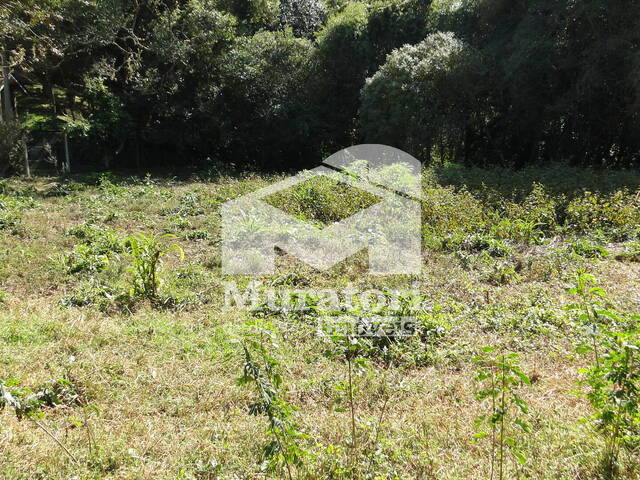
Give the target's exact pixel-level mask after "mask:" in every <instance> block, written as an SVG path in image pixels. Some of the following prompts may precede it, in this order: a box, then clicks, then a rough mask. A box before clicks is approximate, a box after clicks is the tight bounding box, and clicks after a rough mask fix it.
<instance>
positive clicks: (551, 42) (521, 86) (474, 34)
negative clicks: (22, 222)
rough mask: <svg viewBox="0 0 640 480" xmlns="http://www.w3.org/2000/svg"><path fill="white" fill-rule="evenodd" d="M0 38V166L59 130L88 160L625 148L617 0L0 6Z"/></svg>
mask: <svg viewBox="0 0 640 480" xmlns="http://www.w3.org/2000/svg"><path fill="white" fill-rule="evenodd" d="M0 43H1V46H0V50H1V51H2V53H3V55H2V57H3V60H4V61H3V64H4V65H5V66H7V67H8V68H5V69H4V70H3V72H4V73H3V82H2V85H3V98H4V102H3V119H4V120H5V121H4V122H3V124H2V125H1V126H0V128H1V129H2V130H1V132H0V159H1V160H2V168H1V169H0V170H3V171H4V172H5V173H11V172H18V173H19V172H20V171H21V168H22V167H21V162H22V160H21V159H22V158H23V153H21V152H22V149H24V144H25V142H24V140H26V141H27V143H28V144H29V145H30V148H31V149H33V148H34V145H41V146H43V145H48V143H55V142H56V141H58V143H59V140H56V139H59V138H61V135H64V137H65V140H67V139H68V142H69V145H70V150H71V155H72V158H73V163H74V165H75V167H76V168H81V167H84V168H87V169H88V168H104V167H108V168H122V167H139V166H144V167H147V168H148V167H153V166H156V165H172V166H176V165H180V166H184V165H187V164H190V165H194V166H199V165H202V164H206V162H218V163H233V164H235V165H238V166H242V167H247V168H261V169H270V170H272V169H290V168H298V167H304V166H308V165H312V164H316V163H317V162H318V161H319V160H320V159H321V158H322V157H323V156H326V155H327V154H330V153H333V152H334V151H336V150H338V149H340V148H344V147H346V146H348V145H352V144H355V143H362V142H366V143H384V144H388V145H392V146H395V147H398V148H402V149H404V150H406V151H407V152H410V153H411V154H413V155H415V156H417V157H418V158H420V159H422V160H435V161H442V160H451V161H455V162H459V163H464V164H467V165H476V166H483V165H488V164H499V165H503V166H514V167H521V166H525V165H529V164H532V163H539V162H550V161H566V162H570V163H573V164H576V165H589V166H606V167H617V168H619V167H624V168H629V167H636V166H637V165H638V161H639V158H640V153H639V152H640V115H639V107H640V49H639V47H640V2H637V1H635V0H616V1H606V0H580V1H576V0H565V1H558V0H433V1H431V0H363V1H348V0H2V2H1V3H0ZM54 147H55V145H54ZM57 148H58V151H59V145H58V147H57ZM41 150H42V148H41ZM45 150H46V148H45ZM55 150H56V148H54V152H53V153H55ZM37 153H38V152H35V153H34V152H31V156H32V157H33V156H37V155H36V154H37ZM40 153H41V154H42V152H40ZM53 153H51V155H53ZM41 156H42V155H41Z"/></svg>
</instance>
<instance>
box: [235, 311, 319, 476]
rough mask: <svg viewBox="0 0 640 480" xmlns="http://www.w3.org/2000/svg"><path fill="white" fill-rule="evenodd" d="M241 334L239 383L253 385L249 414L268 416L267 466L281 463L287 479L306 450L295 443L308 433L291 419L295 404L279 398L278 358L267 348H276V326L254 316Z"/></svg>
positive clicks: (265, 449) (282, 387) (280, 387)
mask: <svg viewBox="0 0 640 480" xmlns="http://www.w3.org/2000/svg"><path fill="white" fill-rule="evenodd" d="M246 327H247V332H246V334H245V336H244V338H243V351H244V366H243V374H242V377H241V378H240V380H239V383H240V385H253V387H254V388H255V389H256V391H257V393H258V399H257V400H256V401H255V402H254V403H252V404H251V405H249V412H250V413H251V414H252V415H265V416H266V417H267V419H268V420H269V426H268V428H267V434H268V435H269V436H270V437H271V438H272V439H271V441H270V442H269V443H268V444H267V445H266V446H265V447H264V450H263V452H264V458H265V460H266V466H267V467H268V468H269V469H272V470H273V469H277V468H279V467H284V470H285V471H286V474H287V477H288V479H289V480H293V469H294V467H299V466H301V465H302V464H303V460H304V457H305V456H306V455H308V452H307V451H306V450H305V449H303V448H302V447H301V446H300V445H299V443H300V442H301V441H302V440H305V439H307V438H308V437H307V436H306V435H305V434H303V433H302V432H301V431H300V429H299V427H298V424H297V423H296V422H295V421H294V420H293V419H292V415H293V413H294V412H295V411H296V408H295V407H294V406H293V405H291V404H290V403H288V402H287V401H286V400H285V399H284V398H283V393H284V386H283V384H282V376H281V374H280V372H279V367H280V365H279V362H278V360H277V359H276V358H275V357H274V356H273V355H272V353H271V352H274V351H276V350H277V347H278V346H277V343H275V342H276V335H277V330H276V328H275V327H274V326H273V325H272V324H270V323H268V322H265V321H261V320H254V321H250V322H248V323H247V325H246Z"/></svg>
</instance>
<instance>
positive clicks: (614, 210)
mask: <svg viewBox="0 0 640 480" xmlns="http://www.w3.org/2000/svg"><path fill="white" fill-rule="evenodd" d="M565 222H566V224H567V225H568V226H569V227H570V228H571V229H573V230H574V231H576V232H579V233H583V234H584V233H591V232H594V231H601V232H603V233H605V234H607V235H608V236H610V237H611V238H612V239H614V240H618V241H619V240H626V239H629V238H635V237H636V236H637V235H638V226H639V225H640V198H639V197H638V195H637V194H636V193H631V192H629V191H628V190H626V189H621V190H618V191H616V192H614V193H612V194H610V195H597V194H595V193H593V192H589V191H585V192H583V194H582V195H581V196H578V197H576V198H575V199H573V200H572V201H571V202H570V203H569V205H568V206H567V208H566V220H565Z"/></svg>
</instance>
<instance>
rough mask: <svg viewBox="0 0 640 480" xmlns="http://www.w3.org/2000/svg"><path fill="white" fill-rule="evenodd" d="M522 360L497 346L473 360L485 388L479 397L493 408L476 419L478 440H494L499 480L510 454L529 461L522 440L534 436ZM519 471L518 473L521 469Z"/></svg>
mask: <svg viewBox="0 0 640 480" xmlns="http://www.w3.org/2000/svg"><path fill="white" fill-rule="evenodd" d="M518 358H519V357H518V355H517V354H515V353H502V352H499V351H497V350H496V349H495V348H493V347H486V348H484V349H483V350H482V354H481V355H479V356H478V357H475V358H474V360H473V361H474V362H475V363H477V364H478V375H477V377H476V380H477V381H478V382H480V384H481V385H482V389H481V390H480V391H479V392H478V394H477V398H478V400H480V401H482V402H485V401H486V403H487V404H488V405H489V413H488V414H485V415H481V416H479V417H478V418H477V419H476V422H475V427H476V430H477V433H476V434H475V438H476V439H478V440H479V439H483V438H487V439H489V440H490V441H491V456H490V461H491V476H490V479H491V480H493V478H494V476H495V478H498V479H499V480H503V479H504V478H505V474H506V472H505V469H506V466H507V458H506V456H505V455H506V453H507V452H508V453H510V454H511V455H512V456H513V457H514V458H515V459H517V461H518V463H520V464H521V465H524V464H525V463H526V462H527V458H526V456H525V454H524V452H523V451H522V449H521V445H520V443H519V441H518V437H519V435H522V434H528V433H530V427H529V424H528V423H527V421H526V417H527V416H528V415H529V407H528V406H527V403H526V402H525V400H524V399H523V398H522V397H521V396H520V395H519V393H518V390H519V389H520V387H522V386H524V385H529V384H530V383H531V380H530V379H529V377H528V376H527V375H526V374H525V373H524V372H523V371H522V369H521V368H520V366H519V365H518ZM487 429H488V431H487ZM496 464H497V467H496ZM496 468H497V472H496V471H495V470H496ZM515 468H516V472H518V467H517V466H516V467H515ZM516 475H517V476H518V475H519V474H518V473H516Z"/></svg>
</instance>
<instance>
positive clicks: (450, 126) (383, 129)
mask: <svg viewBox="0 0 640 480" xmlns="http://www.w3.org/2000/svg"><path fill="white" fill-rule="evenodd" d="M483 72H484V70H483V67H482V65H481V62H480V57H479V55H478V53H477V52H475V51H474V50H473V48H471V47H470V46H469V45H467V44H466V43H464V42H462V41H461V40H460V39H458V38H457V37H456V36H455V35H454V34H453V33H450V32H447V33H443V32H439V33H436V34H432V35H429V36H428V37H427V38H426V39H425V40H423V41H422V42H421V43H419V44H418V45H406V46H404V47H402V48H399V49H397V50H394V51H393V52H392V53H391V54H390V55H389V56H388V57H387V61H386V63H385V64H384V65H383V66H382V67H381V68H380V70H378V72H377V73H376V74H375V75H374V76H373V77H371V78H370V79H368V80H367V83H366V86H365V87H364V88H363V90H362V93H361V109H360V126H361V129H362V134H363V136H364V138H365V140H366V141H371V142H374V141H375V143H385V144H388V145H394V146H396V147H398V148H401V149H403V150H405V151H407V152H409V153H412V154H414V155H418V156H421V157H422V158H426V159H428V158H430V157H431V154H432V153H437V154H439V155H444V154H445V153H453V154H458V153H461V154H463V153H464V152H458V151H456V150H455V149H456V145H459V144H461V143H464V142H463V141H462V139H463V137H464V135H465V134H466V131H467V128H466V126H467V124H469V122H471V117H470V115H471V114H470V112H471V110H472V108H473V106H474V105H475V104H476V103H477V102H476V97H477V96H478V92H477V89H478V85H481V83H482V82H481V81H480V77H482V75H483ZM434 147H438V148H439V151H434ZM447 156H452V155H447Z"/></svg>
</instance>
